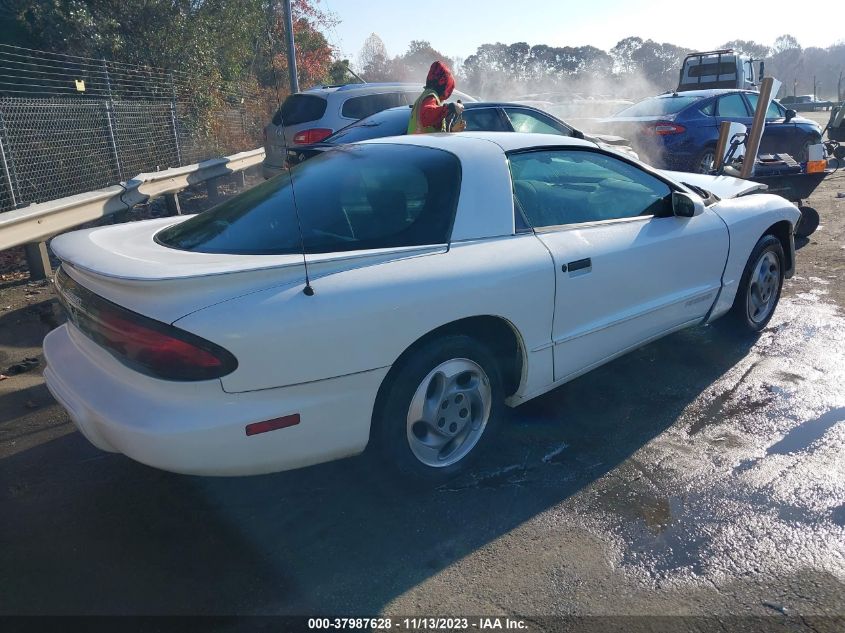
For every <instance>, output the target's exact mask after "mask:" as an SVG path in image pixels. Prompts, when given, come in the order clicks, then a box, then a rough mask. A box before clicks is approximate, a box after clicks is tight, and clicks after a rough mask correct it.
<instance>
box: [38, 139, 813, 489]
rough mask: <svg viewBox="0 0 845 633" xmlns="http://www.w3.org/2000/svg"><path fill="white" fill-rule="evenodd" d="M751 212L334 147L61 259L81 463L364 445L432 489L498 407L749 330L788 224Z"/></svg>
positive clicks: (760, 317) (66, 361)
mask: <svg viewBox="0 0 845 633" xmlns="http://www.w3.org/2000/svg"><path fill="white" fill-rule="evenodd" d="M759 189H760V185H757V184H756V183H753V182H749V181H743V180H737V179H733V178H729V177H711V176H701V175H693V174H680V173H671V172H660V171H656V170H654V169H652V168H650V167H648V166H646V165H643V164H642V163H639V162H636V161H635V160H632V159H631V158H629V157H626V156H623V155H621V154H616V153H614V152H613V151H610V150H606V149H602V148H601V147H599V146H597V145H595V144H593V143H590V142H588V141H581V140H578V139H572V138H560V137H552V136H548V135H539V134H537V135H533V134H514V133H462V134H455V135H442V134H432V135H419V136H409V137H401V138H384V139H377V140H373V141H368V142H365V143H360V144H355V145H348V146H344V147H340V148H338V149H336V150H333V151H330V152H326V153H325V154H323V155H321V156H318V157H316V158H314V159H312V160H310V161H307V162H305V163H303V164H302V165H300V166H298V167H296V168H295V169H294V170H293V171H292V172H291V175H288V174H283V175H281V176H277V177H276V178H273V179H271V180H268V181H267V182H265V183H263V184H261V185H259V186H257V187H255V188H253V189H251V190H248V191H246V192H244V193H242V194H241V195H239V196H236V197H234V198H232V199H231V200H228V201H226V202H224V203H223V204H221V205H219V206H217V207H215V208H214V209H212V210H210V211H207V212H205V213H202V214H199V215H194V216H187V217H176V218H174V217H169V218H164V219H159V220H150V221H146V222H136V223H130V224H122V225H118V226H110V227H103V228H95V229H89V230H83V231H76V232H73V233H69V234H65V235H61V236H59V237H57V238H55V239H54V240H53V242H52V248H53V250H54V252H55V253H56V254H57V255H58V256H59V257H60V258H61V260H62V266H61V268H60V269H59V271H58V273H57V276H56V289H57V292H58V295H59V297H60V300H61V302H62V303H63V305H64V306H65V308H66V310H67V312H68V315H69V318H68V322H67V323H66V324H65V325H62V326H61V327H59V328H58V329H56V330H54V331H52V332H51V333H50V334H49V335H48V336H47V337H46V339H45V341H44V353H45V357H46V359H47V365H48V366H47V369H46V371H45V378H46V382H47V385H48V387H49V389H50V391H51V392H52V393H53V395H54V396H55V397H56V399H57V400H58V401H59V402H60V403H61V404H62V405H63V406H64V407H65V408H66V409H67V411H68V412H69V414H70V416H71V418H73V420H74V422H75V423H76V425H77V426H78V428H79V430H80V431H81V432H82V433H83V434H84V435H85V437H87V438H88V440H90V441H91V442H92V443H93V444H94V445H96V446H97V447H99V448H101V449H103V450H106V451H116V452H121V453H124V454H126V455H127V456H129V457H131V458H133V459H135V460H137V461H139V462H143V463H145V464H149V465H151V466H154V467H157V468H162V469H165V470H170V471H175V472H182V473H193V474H200V475H248V474H256V473H267V472H273V471H280V470H285V469H290V468H298V467H301V466H307V465H309V464H315V463H318V462H324V461H328V460H333V459H338V458H341V457H345V456H348V455H354V454H357V453H360V452H362V451H363V450H364V449H365V448H366V447H367V446H368V444H373V445H374V448H375V449H377V450H379V451H380V453H381V454H382V455H383V458H384V460H385V461H386V462H388V463H389V464H391V465H392V466H393V467H395V468H397V469H398V470H399V471H401V472H402V473H404V474H406V475H409V476H412V477H416V478H421V479H428V480H435V481H436V480H440V479H443V478H446V477H449V476H452V475H454V474H455V473H456V472H458V471H459V470H461V469H463V468H464V467H465V466H466V464H467V462H468V461H469V458H470V457H472V456H474V455H475V454H476V453H478V452H479V451H480V450H481V449H482V448H483V446H484V445H485V444H486V443H487V442H488V441H489V438H490V436H491V434H493V433H494V431H495V426H496V424H497V422H498V421H499V420H500V418H501V414H502V410H503V409H502V407H503V406H504V405H509V406H512V407H513V406H517V405H519V404H521V403H523V402H525V401H527V400H530V399H531V398H534V397H536V396H539V395H540V394H543V393H545V392H547V391H549V390H550V389H554V388H555V387H557V386H559V385H561V384H563V383H565V382H567V381H569V380H572V379H573V378H575V377H576V376H579V375H580V374H583V373H585V372H587V371H589V370H590V369H592V368H594V367H597V366H599V365H601V364H603V363H606V362H608V361H609V360H611V359H613V358H616V357H618V356H620V355H621V354H624V353H626V352H628V351H630V350H633V349H635V348H637V347H640V346H642V345H643V344H645V343H648V342H649V341H653V340H655V339H657V338H659V337H661V336H664V335H666V334H669V333H670V332H675V331H677V330H679V329H681V328H685V327H690V326H694V325H699V324H703V323H709V322H712V321H713V320H714V319H716V318H718V317H720V316H722V315H726V314H727V315H729V316H730V318H731V319H733V320H734V321H735V324H736V325H737V326H738V327H740V328H745V329H747V330H749V331H752V332H754V331H759V330H761V329H762V328H763V327H764V326H765V325H766V323H767V322H768V321H769V319H770V318H771V316H772V313H773V311H774V309H775V306H776V305H777V302H778V298H779V296H780V291H781V286H782V283H783V279H784V277H785V276H786V277H788V276H790V275H791V274H792V272H793V270H794V267H795V248H794V241H793V230H794V228H795V225H796V222H797V221H798V218H799V212H798V210H797V209H796V208H795V206H794V205H792V204H790V203H789V202H787V201H786V200H784V199H783V198H780V197H778V196H773V195H768V194H765V193H758V192H757V190H759ZM752 192H754V195H748V194H749V193H752ZM297 210H298V213H297ZM303 251H304V254H303ZM303 255H304V256H303ZM303 260H305V261H307V268H306V266H305V265H304V263H303ZM306 272H307V273H308V274H310V284H307V283H306Z"/></svg>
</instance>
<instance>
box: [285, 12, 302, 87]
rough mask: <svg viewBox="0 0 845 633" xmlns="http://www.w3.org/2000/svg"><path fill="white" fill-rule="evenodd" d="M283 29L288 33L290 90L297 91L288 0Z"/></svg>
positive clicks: (294, 52)
mask: <svg viewBox="0 0 845 633" xmlns="http://www.w3.org/2000/svg"><path fill="white" fill-rule="evenodd" d="M285 30H286V31H287V33H288V72H289V73H290V91H291V93H294V92H299V79H298V78H297V76H296V48H295V47H294V43H293V16H292V15H291V11H290V0H285Z"/></svg>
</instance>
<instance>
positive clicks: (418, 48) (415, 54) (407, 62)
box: [397, 40, 454, 82]
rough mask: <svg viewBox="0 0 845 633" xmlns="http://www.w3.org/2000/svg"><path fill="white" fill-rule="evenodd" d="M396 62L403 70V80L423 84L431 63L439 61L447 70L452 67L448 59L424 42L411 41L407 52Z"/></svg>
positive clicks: (452, 64) (450, 60)
mask: <svg viewBox="0 0 845 633" xmlns="http://www.w3.org/2000/svg"><path fill="white" fill-rule="evenodd" d="M397 61H398V62H399V64H400V65H401V68H402V69H403V75H404V78H406V79H415V80H417V81H423V82H424V81H425V76H426V74H428V69H429V67H430V66H431V64H432V62H436V61H441V62H443V63H444V64H446V65H447V66H448V67H449V68H452V66H454V63H453V62H452V59H451V58H450V57H447V56H446V55H444V54H443V53H441V52H440V51H438V50H436V49H435V48H432V46H431V43H430V42H427V41H425V40H412V41H411V43H410V44H408V50H407V51H405V54H404V55H402V56H401V57H400V58H399V59H398V60H397Z"/></svg>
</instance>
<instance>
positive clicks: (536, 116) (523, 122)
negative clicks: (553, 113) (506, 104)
mask: <svg viewBox="0 0 845 633" xmlns="http://www.w3.org/2000/svg"><path fill="white" fill-rule="evenodd" d="M505 112H506V113H507V115H508V118H509V119H510V120H511V125H512V126H513V131H514V132H535V133H538V134H557V135H563V136H571V131H570V130H569V129H568V128H567V127H566V126H564V125H561V124H560V123H558V122H557V121H555V120H554V119H552V118H551V117H547V116H545V115H543V114H540V113H539V112H533V111H531V110H526V109H523V108H505Z"/></svg>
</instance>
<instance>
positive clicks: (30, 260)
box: [24, 242, 53, 281]
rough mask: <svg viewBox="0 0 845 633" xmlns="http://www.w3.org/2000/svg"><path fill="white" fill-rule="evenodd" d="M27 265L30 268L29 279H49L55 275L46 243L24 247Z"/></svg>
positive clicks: (35, 243) (33, 243) (32, 243)
mask: <svg viewBox="0 0 845 633" xmlns="http://www.w3.org/2000/svg"><path fill="white" fill-rule="evenodd" d="M24 252H25V253H26V263H27V266H29V278H30V279H32V280H33V281H39V280H41V279H47V277H49V276H50V275H52V274H53V269H52V267H51V266H50V256H49V255H48V254H47V244H46V242H31V243H29V244H25V245H24Z"/></svg>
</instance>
